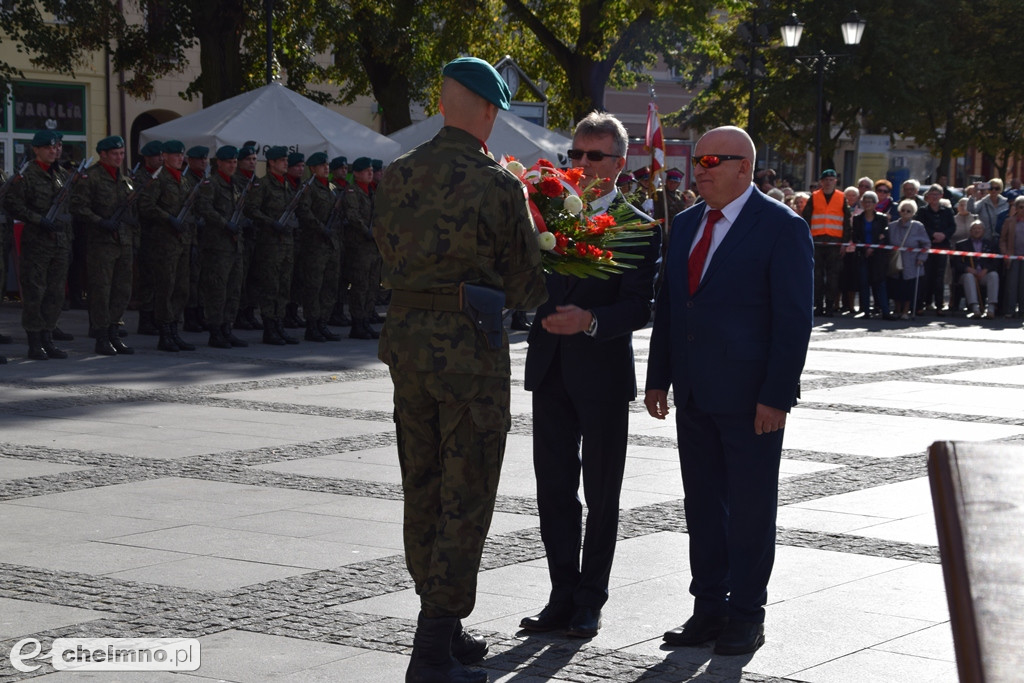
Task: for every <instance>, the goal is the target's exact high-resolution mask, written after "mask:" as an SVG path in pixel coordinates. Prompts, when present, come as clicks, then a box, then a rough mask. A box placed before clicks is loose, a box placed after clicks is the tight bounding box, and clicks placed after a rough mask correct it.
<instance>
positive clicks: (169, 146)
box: [161, 140, 185, 154]
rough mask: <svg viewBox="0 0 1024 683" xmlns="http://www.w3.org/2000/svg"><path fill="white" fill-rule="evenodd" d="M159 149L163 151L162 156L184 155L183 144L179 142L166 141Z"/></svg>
mask: <svg viewBox="0 0 1024 683" xmlns="http://www.w3.org/2000/svg"><path fill="white" fill-rule="evenodd" d="M161 149H163V151H164V154H184V153H185V143H184V142H182V141H181V140H168V141H166V142H165V143H164V145H163V147H162V148H161Z"/></svg>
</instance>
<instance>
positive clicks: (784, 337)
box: [644, 126, 814, 655]
mask: <svg viewBox="0 0 1024 683" xmlns="http://www.w3.org/2000/svg"><path fill="white" fill-rule="evenodd" d="M693 164H694V177H695V179H696V181H697V187H698V189H699V191H700V194H701V196H702V198H703V199H704V203H700V204H697V205H695V206H693V207H691V208H690V209H688V210H686V211H684V212H683V213H681V214H679V215H678V216H677V217H676V218H675V220H674V221H673V224H672V237H671V239H670V241H669V244H670V247H669V253H668V256H667V260H666V268H665V276H664V277H665V281H664V282H663V283H662V287H661V291H660V293H659V295H658V306H657V311H658V312H657V316H656V318H655V321H654V331H653V334H652V336H651V348H650V358H649V365H648V371H647V391H646V395H645V397H644V404H645V405H646V406H647V410H648V412H649V413H650V414H651V415H652V416H653V417H655V418H658V419H662V420H663V419H665V417H666V416H667V415H668V412H669V408H668V389H669V386H672V387H673V388H674V399H675V400H674V403H675V406H676V409H677V410H676V428H677V432H678V440H679V461H680V464H681V468H682V474H683V491H684V493H685V501H684V508H685V511H686V525H687V529H688V532H689V536H690V569H691V573H692V575H693V580H692V582H691V583H690V593H691V594H692V595H693V597H694V605H693V616H691V617H690V618H689V619H688V620H687V621H686V623H684V624H683V625H682V626H680V627H678V628H675V629H672V630H671V631H668V632H667V633H665V636H664V640H665V642H667V643H668V644H670V645H699V644H701V643H704V642H707V641H709V640H715V641H716V642H715V653H716V654H723V655H737V654H746V653H749V652H754V651H755V650H757V648H759V647H760V646H761V645H762V644H763V643H764V605H765V604H766V602H767V600H768V590H767V589H768V579H769V577H770V575H771V570H772V564H773V563H774V560H775V517H776V511H777V507H778V486H779V461H780V460H781V457H782V435H783V429H784V427H785V426H786V415H787V413H788V412H789V410H790V408H791V407H792V406H793V405H795V404H796V399H797V396H798V394H799V382H800V372H801V370H802V369H803V365H804V358H805V356H806V354H807V343H808V340H809V339H810V333H811V326H812V319H813V306H812V296H813V295H812V292H813V288H814V287H813V285H814V259H813V248H812V244H811V236H810V231H809V230H808V229H807V223H806V222H804V220H803V219H802V218H800V217H799V216H797V215H796V214H795V213H793V212H792V211H791V210H790V209H789V208H788V207H786V206H784V205H783V204H781V203H779V202H777V201H775V200H774V199H771V198H769V197H766V196H764V195H762V194H761V193H760V192H757V191H756V188H755V187H754V186H753V185H752V184H751V181H752V178H753V168H754V144H753V142H752V141H751V139H750V136H748V135H747V133H746V132H745V131H743V130H742V129H740V128H734V127H731V126H730V127H723V128H716V129H714V130H712V131H710V132H708V133H707V134H706V135H704V137H702V138H701V139H700V140H699V141H698V142H697V146H696V148H695V150H694V156H693Z"/></svg>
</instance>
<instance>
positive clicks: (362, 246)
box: [345, 241, 381, 320]
mask: <svg viewBox="0 0 1024 683" xmlns="http://www.w3.org/2000/svg"><path fill="white" fill-rule="evenodd" d="M380 265H381V257H380V251H379V250H378V249H377V244H376V242H370V241H361V242H358V243H352V242H348V243H346V244H345V268H346V270H347V277H348V281H349V282H351V283H352V288H351V289H350V290H349V294H348V306H349V311H350V312H351V314H352V319H353V320H366V319H367V318H369V317H370V313H372V312H373V310H374V307H375V306H376V305H377V292H378V291H379V290H380Z"/></svg>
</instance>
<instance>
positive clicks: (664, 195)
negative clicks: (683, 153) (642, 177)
mask: <svg viewBox="0 0 1024 683" xmlns="http://www.w3.org/2000/svg"><path fill="white" fill-rule="evenodd" d="M649 88H650V93H651V104H650V106H649V108H648V112H647V131H648V137H650V131H651V118H652V117H654V118H655V121H656V122H657V124H658V131H659V132H660V133H661V140H662V143H661V144H662V160H663V161H664V145H665V142H664V140H665V133H664V131H662V130H661V118H660V117H659V116H658V96H657V95H656V94H655V92H654V84H653V83H652V84H651V85H650V86H649ZM653 143H654V140H647V144H648V145H650V148H651V187H652V188H653V187H654V182H655V180H656V179H657V178H656V176H655V173H658V172H660V171H663V170H664V169H663V168H660V167H659V168H658V170H657V171H655V170H654V163H655V153H656V151H657V149H658V148H657V146H656V145H655V144H653ZM652 199H653V198H652ZM661 215H662V216H664V218H663V219H662V225H661V232H662V242H665V239H664V238H666V237H667V236H668V228H669V225H668V219H669V215H668V188H667V187H665V183H662V186H661Z"/></svg>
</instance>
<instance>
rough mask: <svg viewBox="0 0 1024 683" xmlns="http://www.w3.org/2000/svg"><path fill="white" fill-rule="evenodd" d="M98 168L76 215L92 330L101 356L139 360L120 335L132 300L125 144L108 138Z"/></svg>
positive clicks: (77, 201)
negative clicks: (80, 229)
mask: <svg viewBox="0 0 1024 683" xmlns="http://www.w3.org/2000/svg"><path fill="white" fill-rule="evenodd" d="M96 151H97V152H98V153H99V155H100V160H99V162H98V163H96V164H93V165H92V166H91V167H89V168H88V169H87V170H86V172H85V173H84V174H83V175H82V178H81V179H80V180H79V181H78V184H77V185H76V186H75V190H74V194H72V197H71V214H72V215H73V216H74V217H75V219H76V220H77V221H78V222H79V224H80V225H81V226H83V227H84V229H85V230H86V233H87V235H88V237H87V238H86V273H87V278H88V280H87V281H88V302H89V324H90V326H92V327H93V328H95V330H96V347H95V351H96V353H99V354H102V355H104V356H116V355H117V354H119V353H120V354H133V353H135V349H132V348H131V347H129V346H127V345H126V344H125V343H124V342H123V341H121V337H120V335H119V334H118V321H120V320H121V316H122V315H124V310H125V308H127V307H128V300H129V299H130V298H131V295H132V232H131V228H130V227H129V225H128V220H127V219H128V218H129V215H128V196H129V194H130V193H131V192H132V183H131V181H130V180H129V179H128V178H127V177H126V176H125V174H124V173H122V172H121V165H122V164H123V163H124V139H123V138H122V137H121V136H120V135H112V136H110V137H106V138H103V139H102V140H100V141H99V142H98V143H97V144H96Z"/></svg>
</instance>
